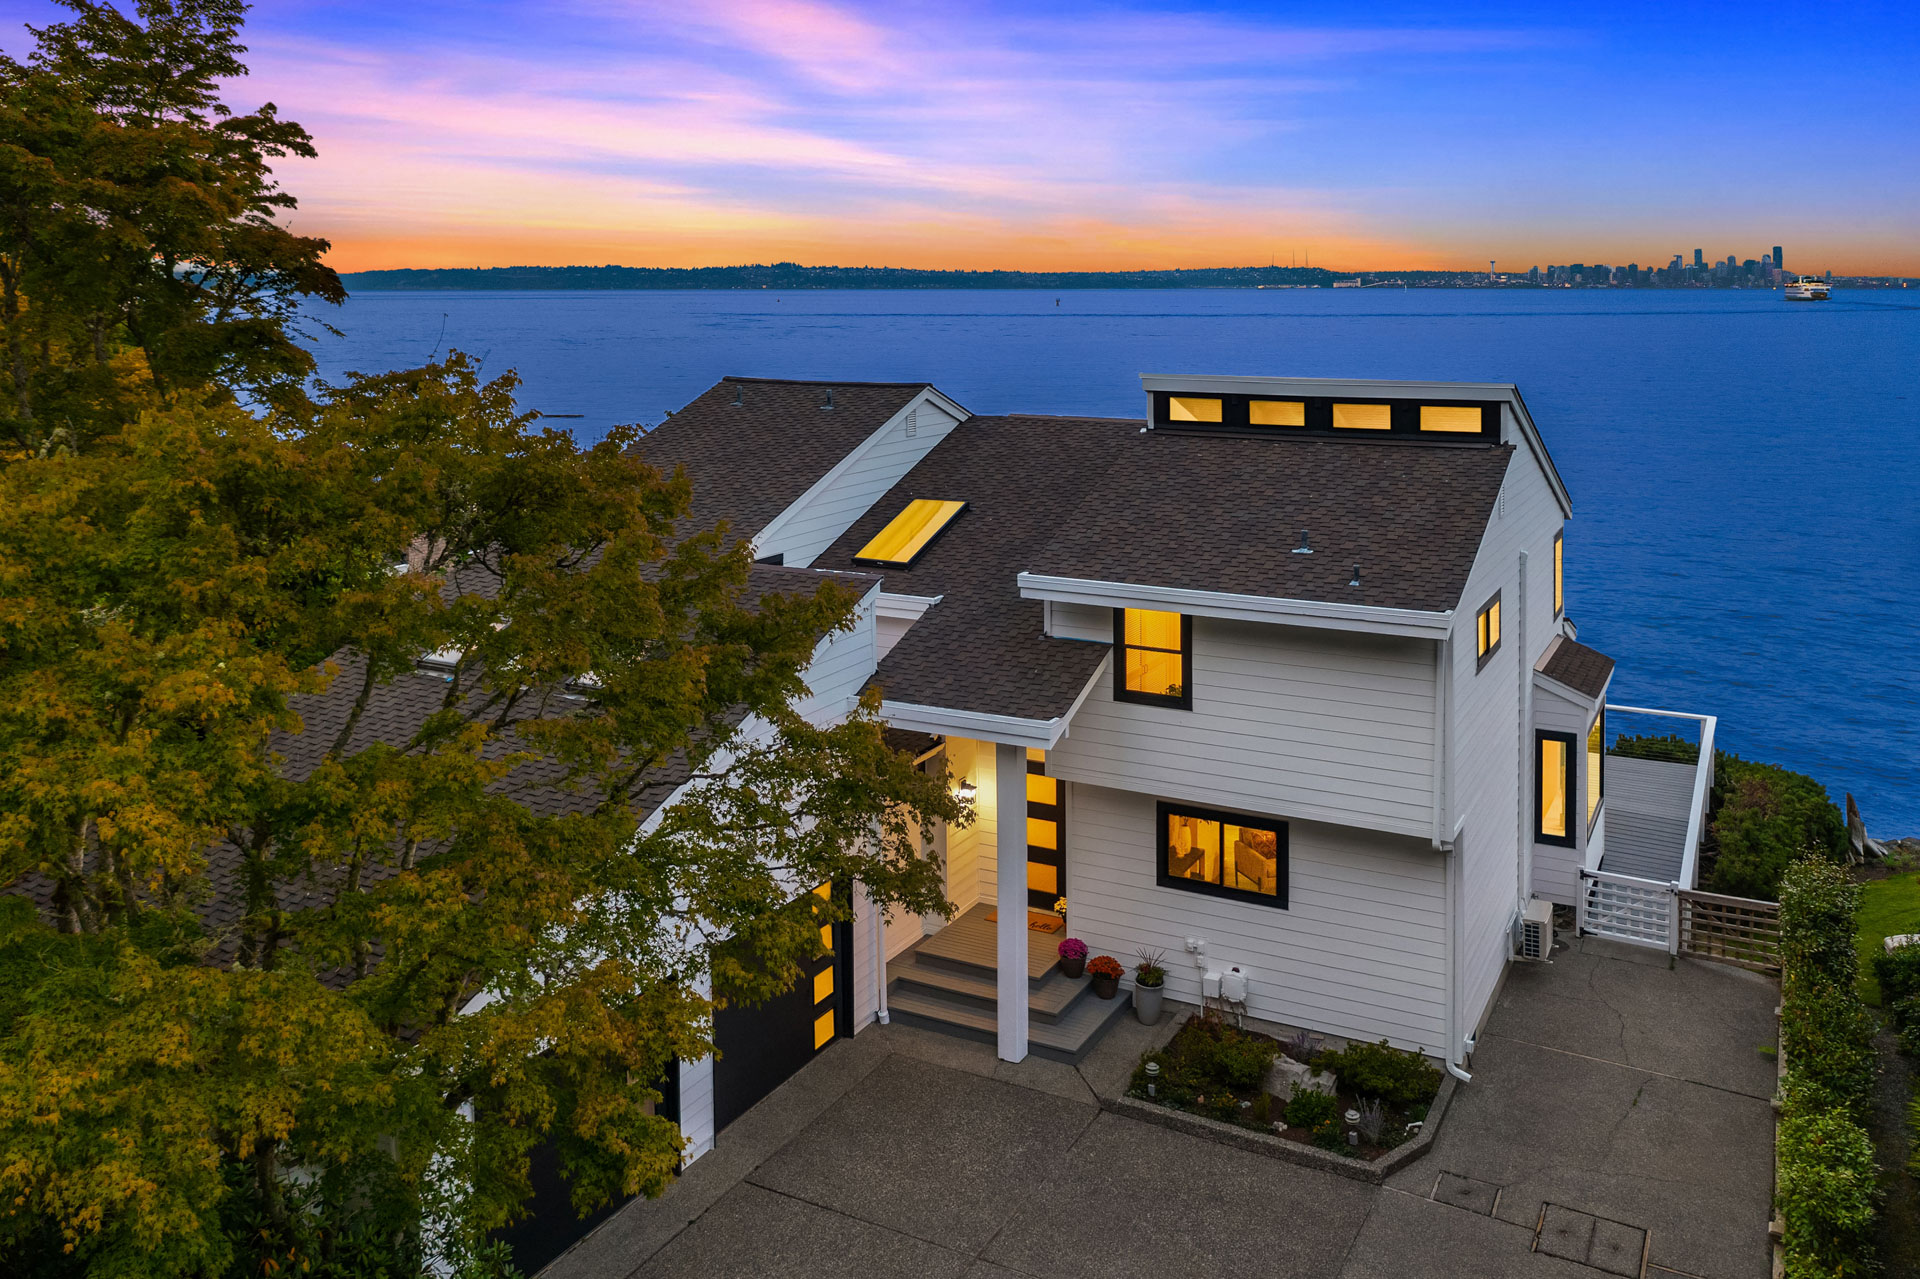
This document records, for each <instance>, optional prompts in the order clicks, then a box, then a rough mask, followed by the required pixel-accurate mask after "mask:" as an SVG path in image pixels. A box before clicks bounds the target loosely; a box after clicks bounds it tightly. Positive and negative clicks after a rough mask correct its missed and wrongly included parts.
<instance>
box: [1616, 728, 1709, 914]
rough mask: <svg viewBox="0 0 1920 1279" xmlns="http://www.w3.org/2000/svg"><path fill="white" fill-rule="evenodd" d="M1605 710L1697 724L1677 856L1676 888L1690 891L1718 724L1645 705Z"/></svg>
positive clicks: (1703, 827) (1704, 818)
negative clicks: (1683, 838) (1684, 824)
mask: <svg viewBox="0 0 1920 1279" xmlns="http://www.w3.org/2000/svg"><path fill="white" fill-rule="evenodd" d="M1607 711H1608V713H1609V714H1611V713H1612V712H1614V711H1618V712H1620V713H1621V714H1622V715H1659V716H1662V717H1663V718H1666V719H1690V720H1693V721H1694V722H1695V723H1697V724H1699V725H1700V756H1699V758H1698V759H1697V760H1695V762H1694V765H1693V799H1692V801H1691V805H1690V807H1689V809H1688V812H1687V842H1686V845H1685V847H1684V848H1683V850H1682V851H1681V855H1680V880H1679V887H1681V888H1682V889H1688V890H1691V889H1693V888H1694V887H1695V886H1696V880H1697V879H1698V878H1699V874H1700V840H1701V839H1702V837H1704V836H1705V834H1706V831H1707V803H1708V801H1709V799H1710V798H1711V797H1712V794H1713V733H1714V729H1715V728H1716V727H1717V726H1718V725H1719V723H1720V721H1719V720H1718V719H1717V718H1715V717H1714V716H1712V715H1689V714H1688V713H1687V712H1685V711H1656V710H1652V709H1650V708H1648V707H1645V706H1615V705H1613V704H1612V703H1611V702H1610V703H1608V704H1607Z"/></svg>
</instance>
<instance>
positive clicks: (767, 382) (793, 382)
mask: <svg viewBox="0 0 1920 1279" xmlns="http://www.w3.org/2000/svg"><path fill="white" fill-rule="evenodd" d="M720 380H721V381H722V382H749V383H755V384H758V385H761V386H883V387H890V388H905V387H910V386H912V387H927V386H932V385H933V383H931V382H855V381H849V380H847V379H844V378H840V379H824V378H800V377H740V376H738V375H736V374H733V373H729V374H727V375H725V376H724V377H722V378H721V379H720Z"/></svg>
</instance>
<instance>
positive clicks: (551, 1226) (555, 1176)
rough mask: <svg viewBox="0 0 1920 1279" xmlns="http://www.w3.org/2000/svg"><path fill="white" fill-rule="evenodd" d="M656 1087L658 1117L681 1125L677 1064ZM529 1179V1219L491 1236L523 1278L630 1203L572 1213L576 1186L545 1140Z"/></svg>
mask: <svg viewBox="0 0 1920 1279" xmlns="http://www.w3.org/2000/svg"><path fill="white" fill-rule="evenodd" d="M657 1087H658V1088H659V1089H660V1102H659V1104H658V1105H656V1106H655V1107H654V1113H655V1114H657V1115H661V1116H664V1117H665V1118H668V1119H671V1120H673V1121H674V1122H675V1123H679V1122H680V1067H679V1063H678V1062H675V1063H673V1064H671V1065H669V1066H668V1067H667V1073H666V1076H665V1077H664V1078H662V1079H661V1081H660V1083H659V1084H658V1085H657ZM527 1180H528V1182H529V1183H530V1184H531V1185H532V1187H533V1198H532V1199H531V1200H529V1201H528V1203H527V1206H526V1209H525V1211H526V1214H527V1215H526V1216H524V1217H522V1218H521V1219H520V1220H518V1221H516V1222H514V1223H513V1224H512V1225H511V1226H503V1227H501V1228H500V1229H498V1230H496V1231H494V1232H493V1238H494V1239H496V1240H499V1241H500V1242H501V1243H504V1244H506V1245H507V1247H508V1249H509V1250H510V1251H511V1252H512V1253H513V1264H514V1267H515V1269H517V1270H519V1271H520V1272H521V1273H522V1274H528V1275H531V1274H537V1273H539V1271H540V1270H541V1269H542V1268H543V1267H544V1266H546V1265H547V1263H548V1262H550V1261H552V1260H553V1259H554V1258H555V1257H557V1256H559V1255H560V1254H561V1253H563V1252H565V1251H566V1250H567V1249H568V1248H571V1247H572V1246H573V1245H574V1243H575V1241H577V1240H579V1239H582V1238H584V1237H585V1236H586V1234H587V1232H588V1231H590V1230H592V1229H593V1228H594V1227H595V1226H597V1225H599V1224H600V1223H601V1222H603V1221H605V1220H606V1219H607V1218H608V1217H611V1216H612V1215H613V1214H614V1213H616V1212H618V1211H619V1210H620V1209H621V1208H622V1207H624V1206H625V1205H626V1204H627V1203H629V1202H631V1201H630V1200H627V1199H618V1198H616V1199H613V1200H610V1201H609V1202H607V1203H606V1204H604V1205H602V1206H601V1207H600V1208H598V1209H596V1210H595V1211H594V1212H593V1213H592V1214H590V1215H589V1216H586V1217H582V1216H581V1215H580V1214H579V1213H578V1212H576V1211H575V1210H574V1207H573V1187H572V1186H571V1185H570V1184H569V1183H568V1181H567V1178H566V1174H564V1173H562V1172H561V1171H560V1156H559V1153H558V1152H557V1151H556V1150H555V1149H554V1146H553V1143H551V1142H543V1143H541V1144H540V1145H538V1146H535V1147H534V1148H533V1149H532V1151H530V1152H529V1153H528V1157H527Z"/></svg>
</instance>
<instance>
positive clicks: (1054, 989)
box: [882, 735, 1129, 1063]
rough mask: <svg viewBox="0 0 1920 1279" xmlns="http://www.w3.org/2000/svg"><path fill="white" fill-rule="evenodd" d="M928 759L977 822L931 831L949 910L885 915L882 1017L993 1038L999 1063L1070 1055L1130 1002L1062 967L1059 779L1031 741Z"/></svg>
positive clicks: (1063, 802)
mask: <svg viewBox="0 0 1920 1279" xmlns="http://www.w3.org/2000/svg"><path fill="white" fill-rule="evenodd" d="M927 758H928V760H929V766H930V767H931V766H934V763H933V761H936V760H937V761H939V762H941V763H944V765H945V767H946V770H947V772H948V776H949V779H950V783H951V784H952V785H953V786H954V787H955V788H956V789H958V790H959V791H960V792H961V793H962V794H964V795H966V796H968V797H969V798H970V799H971V800H972V802H973V805H974V811H975V821H974V822H973V824H972V825H971V826H968V827H966V828H964V829H959V830H942V831H939V832H937V833H936V837H935V845H936V852H937V853H938V855H939V856H940V858H941V860H942V863H943V865H944V867H945V871H946V889H947V900H948V902H949V903H950V904H951V905H952V906H953V907H954V908H955V912H956V913H955V914H954V917H953V918H952V919H951V920H948V921H942V920H940V919H938V918H937V917H928V918H925V919H922V918H920V917H917V916H916V917H908V918H904V919H903V918H900V917H898V916H890V917H889V919H888V921H887V926H886V944H885V973H886V979H885V982H884V985H883V998H884V1003H883V1004H882V1008H883V1010H884V1012H885V1016H886V1017H887V1019H888V1020H898V1021H903V1022H907V1023H909V1024H912V1025H916V1026H920V1027H923V1028H925V1029H929V1030H935V1031H939V1032H942V1033H945V1034H952V1035H957V1036H960V1037H963V1038H968V1039H975V1040H979V1041H983V1042H987V1043H991V1044H993V1045H994V1046H995V1049H996V1052H997V1055H998V1056H999V1057H1000V1058H1001V1059H1003V1060H1006V1061H1020V1060H1022V1059H1023V1058H1025V1057H1026V1056H1027V1055H1028V1054H1029V1053H1032V1054H1034V1055H1038V1056H1043V1057H1047V1058H1051V1059H1054V1060H1058V1061H1064V1062H1069V1063H1071V1062H1076V1061H1078V1060H1079V1059H1080V1058H1081V1057H1083V1056H1084V1055H1085V1054H1086V1053H1087V1051H1088V1050H1089V1049H1091V1048H1092V1047H1093V1046H1094V1044H1095V1043H1096V1042H1097V1041H1098V1040H1099V1038H1100V1036H1101V1035H1102V1034H1103V1033H1105V1031H1106V1030H1107V1028H1108V1027H1109V1026H1111V1025H1112V1023H1113V1022H1114V1021H1115V1020H1117V1019H1118V1018H1120V1017H1121V1016H1122V1015H1125V1014H1126V1012H1127V1009H1128V1007H1129V999H1128V996H1127V993H1126V992H1125V991H1124V990H1123V991H1122V992H1121V993H1120V994H1119V995H1118V996H1116V997H1115V998H1112V999H1101V998H1099V997H1098V996H1096V995H1095V994H1094V993H1093V991H1092V984H1091V981H1090V980H1089V979H1088V978H1087V977H1085V976H1081V977H1072V978H1070V977H1068V976H1067V975H1066V974H1065V973H1064V972H1062V971H1061V969H1060V966H1059V945H1060V942H1061V941H1062V940H1063V939H1064V938H1066V937H1067V936H1068V935H1069V925H1068V923H1067V921H1066V920H1065V919H1063V918H1062V916H1061V915H1060V914H1059V913H1058V911H1057V910H1056V906H1057V905H1058V903H1059V902H1060V899H1061V898H1062V897H1063V896H1064V895H1065V894H1066V893H1067V891H1068V878H1069V874H1070V869H1069V867H1068V866H1067V865H1066V847H1067V840H1066V824H1067V821H1068V813H1067V808H1068V800H1067V794H1066V791H1067V787H1066V784H1065V783H1064V782H1061V781H1059V780H1058V779H1056V778H1053V777H1050V776H1049V775H1048V774H1047V770H1046V752H1045V749H1044V748H1042V747H1039V746H1030V745H1025V744H1019V743H1011V742H994V741H988V740H981V739H977V738H965V737H959V736H954V735H949V736H947V737H946V738H945V740H944V742H943V743H941V745H940V746H939V748H938V749H937V750H929V751H928V752H927ZM1069 913H1070V911H1069ZM1006 956H1013V957H1015V958H1014V962H1011V963H1003V962H1002V960H1003V957H1006Z"/></svg>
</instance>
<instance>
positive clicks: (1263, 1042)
mask: <svg viewBox="0 0 1920 1279" xmlns="http://www.w3.org/2000/svg"><path fill="white" fill-rule="evenodd" d="M1279 1055H1280V1045H1278V1044H1276V1043H1274V1042H1273V1041H1272V1040H1271V1039H1255V1038H1254V1037H1253V1036H1251V1035H1234V1036H1222V1037H1221V1039H1220V1040H1219V1042H1218V1044H1217V1046H1216V1047H1215V1048H1214V1054H1213V1073H1214V1075H1215V1076H1216V1077H1217V1078H1218V1079H1219V1080H1220V1081H1221V1082H1222V1083H1224V1084H1226V1085H1227V1086H1228V1087H1229V1088H1239V1089H1243V1090H1244V1089H1248V1088H1258V1087H1259V1086H1260V1084H1261V1081H1263V1080H1264V1079H1266V1077H1267V1071H1269V1070H1271V1069H1272V1068H1273V1059H1274V1058H1275V1057H1278V1056H1279Z"/></svg>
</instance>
